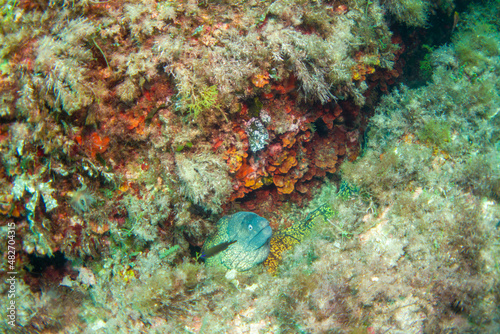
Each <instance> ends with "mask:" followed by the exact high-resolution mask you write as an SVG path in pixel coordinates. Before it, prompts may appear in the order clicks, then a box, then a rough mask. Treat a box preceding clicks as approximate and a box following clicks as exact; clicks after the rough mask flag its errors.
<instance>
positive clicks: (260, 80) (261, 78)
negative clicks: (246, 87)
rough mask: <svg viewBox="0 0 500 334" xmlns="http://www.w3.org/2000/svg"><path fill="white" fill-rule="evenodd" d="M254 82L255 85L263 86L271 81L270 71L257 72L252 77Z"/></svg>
mask: <svg viewBox="0 0 500 334" xmlns="http://www.w3.org/2000/svg"><path fill="white" fill-rule="evenodd" d="M252 83H253V84H254V86H255V87H259V88H262V87H264V86H265V85H267V84H268V83H269V73H267V72H265V73H264V74H256V75H254V76H253V77H252Z"/></svg>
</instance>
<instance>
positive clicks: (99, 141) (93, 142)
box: [90, 132, 109, 158]
mask: <svg viewBox="0 0 500 334" xmlns="http://www.w3.org/2000/svg"><path fill="white" fill-rule="evenodd" d="M108 145H109V137H100V136H99V135H98V134H97V133H96V132H94V133H92V134H91V135H90V155H91V156H92V158H95V155H96V154H97V153H104V152H106V150H107V149H108Z"/></svg>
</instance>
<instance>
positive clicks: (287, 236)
mask: <svg viewBox="0 0 500 334" xmlns="http://www.w3.org/2000/svg"><path fill="white" fill-rule="evenodd" d="M333 215H334V211H333V210H332V208H331V207H330V206H329V205H328V204H323V205H322V206H320V207H319V208H317V209H316V210H314V211H312V212H311V213H309V214H308V215H307V217H306V219H305V220H304V221H302V222H298V223H296V224H293V225H292V226H290V227H289V228H287V229H284V230H282V231H278V232H276V233H275V234H274V235H273V237H272V239H271V249H270V252H269V256H268V257H267V259H266V261H264V266H266V267H267V270H268V271H269V272H270V273H271V274H273V275H274V274H276V271H277V269H278V264H279V263H280V261H281V258H282V257H283V252H284V251H287V250H289V249H291V248H292V247H293V246H295V245H297V244H299V243H301V242H302V241H303V240H304V238H305V237H306V235H307V233H308V232H309V231H310V230H311V229H312V227H313V226H314V222H315V221H316V217H319V216H323V217H324V218H325V219H328V218H330V217H332V216H333Z"/></svg>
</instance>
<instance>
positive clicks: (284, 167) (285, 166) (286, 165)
mask: <svg viewBox="0 0 500 334" xmlns="http://www.w3.org/2000/svg"><path fill="white" fill-rule="evenodd" d="M295 166H297V159H295V157H294V156H289V157H288V158H287V159H286V160H285V161H283V163H282V164H281V166H280V167H279V170H280V172H281V173H283V174H286V173H288V171H289V170H290V168H292V167H295Z"/></svg>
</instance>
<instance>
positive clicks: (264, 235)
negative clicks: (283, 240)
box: [249, 225, 273, 250]
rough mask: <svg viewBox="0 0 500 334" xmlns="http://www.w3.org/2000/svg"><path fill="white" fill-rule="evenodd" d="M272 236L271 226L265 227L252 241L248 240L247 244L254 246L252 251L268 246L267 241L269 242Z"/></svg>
mask: <svg viewBox="0 0 500 334" xmlns="http://www.w3.org/2000/svg"><path fill="white" fill-rule="evenodd" d="M272 234H273V230H272V229H271V226H269V225H268V226H266V227H264V228H263V229H261V230H260V231H259V233H257V234H256V235H255V236H254V237H253V238H252V239H250V240H249V243H250V244H251V245H255V246H254V250H256V249H259V248H261V247H262V246H265V245H268V244H269V240H271V236H272Z"/></svg>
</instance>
